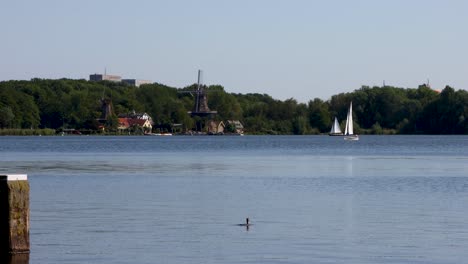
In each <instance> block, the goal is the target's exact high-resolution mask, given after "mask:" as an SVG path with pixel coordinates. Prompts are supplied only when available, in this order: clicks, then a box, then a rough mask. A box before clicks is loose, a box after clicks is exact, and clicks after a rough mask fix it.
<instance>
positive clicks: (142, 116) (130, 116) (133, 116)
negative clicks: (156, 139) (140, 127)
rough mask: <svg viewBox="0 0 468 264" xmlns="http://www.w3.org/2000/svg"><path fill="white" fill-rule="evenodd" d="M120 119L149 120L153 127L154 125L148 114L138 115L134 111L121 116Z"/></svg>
mask: <svg viewBox="0 0 468 264" xmlns="http://www.w3.org/2000/svg"><path fill="white" fill-rule="evenodd" d="M119 118H130V119H140V120H148V121H149V122H150V124H151V125H154V122H153V119H152V118H151V116H150V115H148V114H147V113H136V112H135V110H133V111H132V112H130V113H125V114H120V115H119Z"/></svg>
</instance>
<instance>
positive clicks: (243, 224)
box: [238, 217, 253, 226]
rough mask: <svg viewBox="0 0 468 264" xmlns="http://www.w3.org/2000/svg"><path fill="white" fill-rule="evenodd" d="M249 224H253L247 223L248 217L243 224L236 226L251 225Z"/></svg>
mask: <svg viewBox="0 0 468 264" xmlns="http://www.w3.org/2000/svg"><path fill="white" fill-rule="evenodd" d="M251 225H253V224H250V223H249V218H248V217H247V218H246V219H245V224H238V226H251Z"/></svg>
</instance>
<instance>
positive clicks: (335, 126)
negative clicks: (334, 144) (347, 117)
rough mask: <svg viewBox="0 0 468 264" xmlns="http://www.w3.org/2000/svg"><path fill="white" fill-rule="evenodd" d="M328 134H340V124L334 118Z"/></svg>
mask: <svg viewBox="0 0 468 264" xmlns="http://www.w3.org/2000/svg"><path fill="white" fill-rule="evenodd" d="M330 134H341V128H340V124H339V123H338V119H336V117H335V122H334V123H333V126H332V128H331V130H330Z"/></svg>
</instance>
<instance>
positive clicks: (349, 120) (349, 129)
mask: <svg viewBox="0 0 468 264" xmlns="http://www.w3.org/2000/svg"><path fill="white" fill-rule="evenodd" d="M344 134H345V135H346V136H347V135H354V129H353V102H351V104H350V105H349V110H348V115H347V116H346V126H345V132H344Z"/></svg>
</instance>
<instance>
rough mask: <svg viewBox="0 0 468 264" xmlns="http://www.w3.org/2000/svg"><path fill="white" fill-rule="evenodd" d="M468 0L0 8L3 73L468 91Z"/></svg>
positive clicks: (103, 0)
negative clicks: (425, 86) (199, 73)
mask: <svg viewBox="0 0 468 264" xmlns="http://www.w3.org/2000/svg"><path fill="white" fill-rule="evenodd" d="M467 14H468V1H463V0H459V1H455V0H452V1H451V0H446V1H443V0H439V1H435V0H391V1H390V0H389V1H377V0H362V1H359V0H353V1H348V0H342V1H338V0H336V1H334V0H330V1H313V0H303V1H301V0H291V1H286V0H284V1H274V0H236V1H232V0H230V1H228V0H198V1H192V0H186V1H181V0H171V1H167V0H166V1H157V0H154V1H153V0H147V1H118V0H80V1H64V0H55V1H53V0H41V1H33V0H31V1H23V0H15V1H2V2H1V3H0V24H1V25H2V26H0V36H1V37H0V80H11V79H26V80H29V79H31V78H34V77H38V78H63V77H66V78H85V79H88V77H89V74H91V73H103V72H104V68H107V73H108V74H118V75H121V76H122V77H124V78H138V79H149V80H152V81H155V82H159V83H163V84H167V85H170V86H175V87H184V86H187V85H190V84H192V83H194V82H196V78H197V69H203V70H204V82H205V84H208V85H210V84H220V85H223V86H224V87H225V89H226V91H228V92H235V93H250V92H256V93H267V94H270V95H272V96H273V97H274V98H277V99H282V100H283V99H287V98H291V97H292V98H295V99H297V100H298V101H300V102H307V101H308V100H310V99H313V98H315V97H319V98H322V99H329V98H330V96H331V95H333V94H337V93H340V92H351V91H353V90H355V89H358V88H359V87H361V85H370V86H372V85H379V86H380V85H381V84H382V82H383V80H385V81H386V84H387V85H393V86H398V87H417V86H418V85H419V84H422V83H424V82H426V80H427V79H429V80H430V83H431V86H432V87H433V88H434V89H440V88H443V87H444V86H445V85H450V86H452V87H454V88H455V89H467V88H468V58H467V56H468V15H467Z"/></svg>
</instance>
